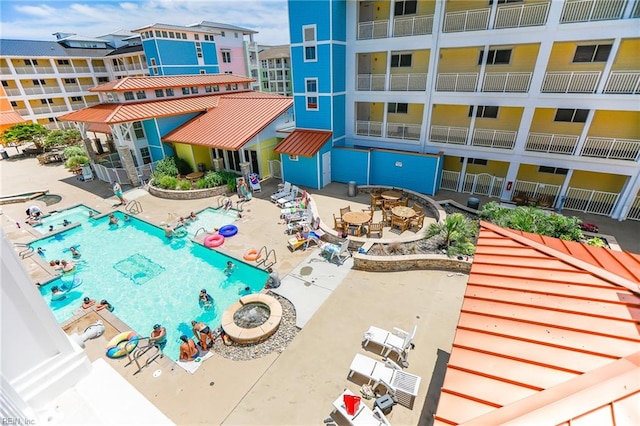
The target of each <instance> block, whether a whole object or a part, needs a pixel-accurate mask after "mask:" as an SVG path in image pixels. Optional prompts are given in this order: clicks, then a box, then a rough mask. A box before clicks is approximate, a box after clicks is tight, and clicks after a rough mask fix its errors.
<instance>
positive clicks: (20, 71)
mask: <svg viewBox="0 0 640 426" xmlns="http://www.w3.org/2000/svg"><path fill="white" fill-rule="evenodd" d="M14 70H16V74H35V73H36V72H35V70H34V69H33V67H15V68H14Z"/></svg>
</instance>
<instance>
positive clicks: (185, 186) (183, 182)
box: [177, 179, 191, 191]
mask: <svg viewBox="0 0 640 426" xmlns="http://www.w3.org/2000/svg"><path fill="white" fill-rule="evenodd" d="M177 189H179V190H180V191H188V190H190V189H191V181H189V180H187V179H180V180H178V188H177Z"/></svg>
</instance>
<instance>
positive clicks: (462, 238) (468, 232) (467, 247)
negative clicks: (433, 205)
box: [426, 213, 478, 256]
mask: <svg viewBox="0 0 640 426" xmlns="http://www.w3.org/2000/svg"><path fill="white" fill-rule="evenodd" d="M477 232H478V224H477V223H476V222H474V221H472V220H469V219H468V218H466V217H465V216H464V215H462V214H461V213H453V214H450V215H447V218H446V219H445V220H444V222H441V223H432V224H431V225H429V228H427V234H426V236H427V238H432V237H437V238H439V244H438V248H439V249H441V250H445V251H446V253H447V256H455V255H460V254H464V255H468V256H471V255H473V253H475V250H476V247H475V245H474V244H473V241H472V238H473V237H475V235H476V234H477Z"/></svg>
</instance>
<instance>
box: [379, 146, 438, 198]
mask: <svg viewBox="0 0 640 426" xmlns="http://www.w3.org/2000/svg"><path fill="white" fill-rule="evenodd" d="M439 164H442V157H441V156H433V155H424V154H412V153H408V152H407V153H405V152H397V151H385V150H372V151H371V164H370V173H369V182H370V184H371V185H387V186H397V187H400V188H406V189H411V190H413V191H417V192H422V193H424V194H427V195H434V194H435V192H437V191H438V189H439V186H438V184H437V181H438V176H439V175H440V174H441V170H442V167H441V166H439Z"/></svg>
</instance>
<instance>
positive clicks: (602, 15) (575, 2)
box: [560, 0, 626, 24]
mask: <svg viewBox="0 0 640 426" xmlns="http://www.w3.org/2000/svg"><path fill="white" fill-rule="evenodd" d="M625 4H626V0H567V1H566V3H565V4H564V8H563V9H562V15H561V17H560V23H563V24H566V23H571V22H586V21H605V20H608V19H620V18H621V17H622V13H623V12H624V7H625Z"/></svg>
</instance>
